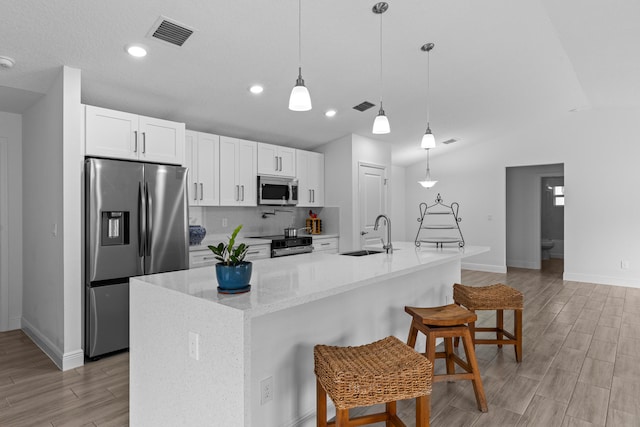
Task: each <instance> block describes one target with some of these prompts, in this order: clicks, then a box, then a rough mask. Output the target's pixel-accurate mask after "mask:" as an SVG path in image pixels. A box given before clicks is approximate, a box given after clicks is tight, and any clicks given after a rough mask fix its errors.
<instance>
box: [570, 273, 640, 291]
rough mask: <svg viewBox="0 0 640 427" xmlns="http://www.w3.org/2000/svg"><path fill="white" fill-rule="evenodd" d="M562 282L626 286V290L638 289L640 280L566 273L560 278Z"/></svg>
mask: <svg viewBox="0 0 640 427" xmlns="http://www.w3.org/2000/svg"><path fill="white" fill-rule="evenodd" d="M562 280H566V281H570V282H584V283H596V284H598V285H611V286H626V287H628V288H640V279H629V278H624V277H610V276H597V275H592V274H580V273H567V272H565V273H564V274H563V276H562Z"/></svg>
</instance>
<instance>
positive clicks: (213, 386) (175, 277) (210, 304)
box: [130, 242, 488, 427]
mask: <svg viewBox="0 0 640 427" xmlns="http://www.w3.org/2000/svg"><path fill="white" fill-rule="evenodd" d="M394 248H395V251H394V253H393V254H385V253H379V254H374V255H368V256H363V257H352V256H343V255H336V254H322V253H317V254H316V253H311V254H304V255H296V256H290V257H282V258H272V259H266V260H258V261H254V263H253V276H252V279H251V284H252V288H251V291H250V292H248V293H245V294H239V295H222V294H219V293H218V292H217V282H216V279H215V270H214V268H213V267H205V268H198V269H193V270H185V271H177V272H171V273H163V274H156V275H151V276H144V277H136V278H132V279H131V287H130V421H131V425H132V426H163V425H166V426H169V425H171V426H176V425H189V426H191V425H211V426H218V425H219V426H243V427H245V426H260V427H270V426H274V427H275V426H278V427H279V426H293V425H296V426H307V425H308V426H311V425H315V390H316V387H315V376H314V373H313V346H314V345H315V344H320V343H321V344H330V345H361V344H365V343H368V342H372V341H375V340H377V339H381V338H384V337H386V336H389V335H395V336H397V337H398V338H400V339H401V340H403V341H404V340H405V339H406V335H407V332H408V329H409V324H410V319H409V317H408V316H407V315H406V314H405V313H404V306H405V305H415V306H434V305H443V304H447V303H450V302H451V296H452V287H451V286H452V284H453V283H454V282H457V281H460V266H461V259H462V258H465V257H469V256H472V255H476V254H479V253H482V252H486V251H488V248H486V247H465V248H463V249H458V248H451V249H448V248H445V249H435V248H429V249H427V248H424V247H423V248H416V247H415V246H414V244H413V242H399V243H398V242H394ZM418 345H420V346H424V342H419V343H418Z"/></svg>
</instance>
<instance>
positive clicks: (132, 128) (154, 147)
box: [85, 105, 185, 165]
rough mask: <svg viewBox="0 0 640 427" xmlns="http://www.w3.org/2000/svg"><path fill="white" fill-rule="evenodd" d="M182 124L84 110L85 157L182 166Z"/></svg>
mask: <svg viewBox="0 0 640 427" xmlns="http://www.w3.org/2000/svg"><path fill="white" fill-rule="evenodd" d="M184 133H185V125H184V123H176V122H171V121H168V120H162V119H155V118H152V117H145V116H139V115H137V114H131V113H125V112H122V111H116V110H109V109H106V108H100V107H94V106H91V105H86V106H85V154H86V155H87V156H99V157H110V158H116V159H126V160H140V161H147V162H156V163H169V164H179V165H180V164H183V163H184V155H185V154H184Z"/></svg>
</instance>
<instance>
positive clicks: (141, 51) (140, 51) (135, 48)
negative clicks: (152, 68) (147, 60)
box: [126, 44, 147, 58]
mask: <svg viewBox="0 0 640 427" xmlns="http://www.w3.org/2000/svg"><path fill="white" fill-rule="evenodd" d="M126 50H127V53H128V54H129V55H131V56H134V57H136V58H142V57H144V56H147V49H145V47H144V46H141V45H139V44H130V45H127V46H126Z"/></svg>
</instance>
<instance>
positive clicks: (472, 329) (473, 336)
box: [468, 310, 476, 345]
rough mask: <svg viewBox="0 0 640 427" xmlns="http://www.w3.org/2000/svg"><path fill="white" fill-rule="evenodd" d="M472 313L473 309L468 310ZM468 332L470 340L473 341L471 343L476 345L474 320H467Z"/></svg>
mask: <svg viewBox="0 0 640 427" xmlns="http://www.w3.org/2000/svg"><path fill="white" fill-rule="evenodd" d="M469 311H470V312H472V313H475V312H476V311H475V310H469ZM468 326H469V334H470V335H471V341H473V345H476V322H469V325H468Z"/></svg>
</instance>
